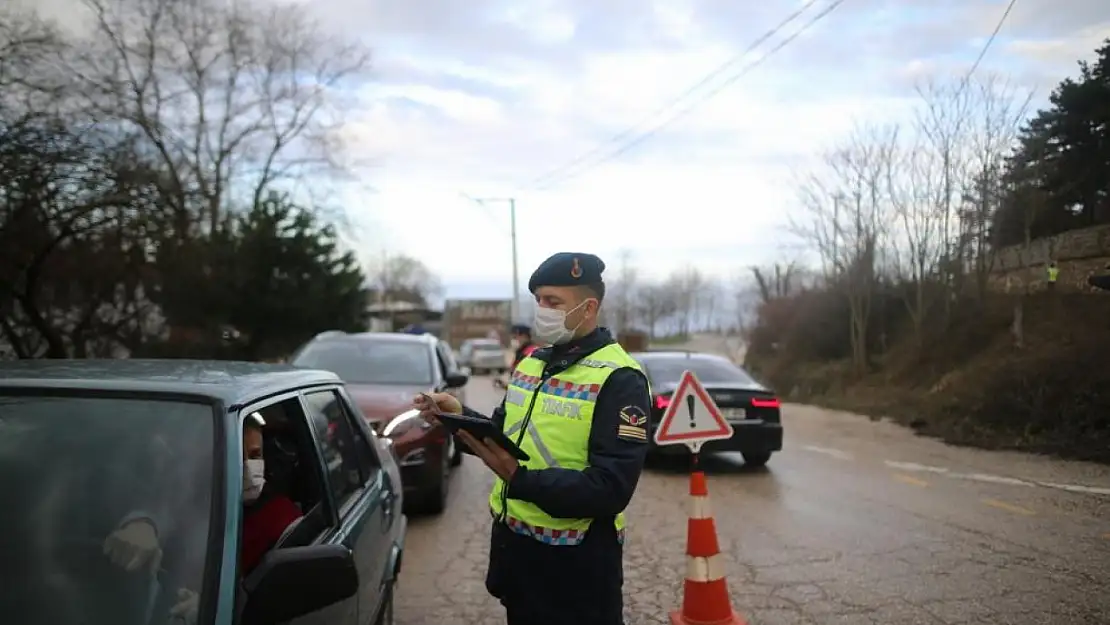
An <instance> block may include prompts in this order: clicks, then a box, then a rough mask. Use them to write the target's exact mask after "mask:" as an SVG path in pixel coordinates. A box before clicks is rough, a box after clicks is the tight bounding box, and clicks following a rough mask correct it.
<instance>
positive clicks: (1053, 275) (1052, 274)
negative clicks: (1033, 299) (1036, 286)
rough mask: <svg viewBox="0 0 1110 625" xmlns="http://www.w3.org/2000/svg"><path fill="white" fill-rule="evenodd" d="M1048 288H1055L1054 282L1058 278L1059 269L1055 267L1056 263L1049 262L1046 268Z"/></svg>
mask: <svg viewBox="0 0 1110 625" xmlns="http://www.w3.org/2000/svg"><path fill="white" fill-rule="evenodd" d="M1047 274H1048V275H1047V278H1048V288H1049V289H1050V290H1051V289H1055V288H1056V280H1057V279H1058V278H1059V277H1060V268H1059V267H1057V266H1056V261H1054V260H1053V261H1050V262H1049V263H1048V268H1047Z"/></svg>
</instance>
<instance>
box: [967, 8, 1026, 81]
mask: <svg viewBox="0 0 1110 625" xmlns="http://www.w3.org/2000/svg"><path fill="white" fill-rule="evenodd" d="M1015 4H1017V0H1010V4H1008V5H1006V10H1005V11H1003V12H1002V17H1000V18H998V23H997V24H995V26H994V32H992V33H991V36H990V37H988V38H987V41H986V43H984V44H983V49H982V50H980V51H979V56H977V57H976V58H975V62H974V63H972V64H971V69H969V70H967V74H965V75H964V80H963V85H961V90H962V89H963V87H966V86H967V83H968V82H969V81H970V80H971V76H972V75H973V74H974V73H975V70H977V69H979V64H980V63H982V62H983V58H984V57H986V56H987V51H988V50H990V49H991V46H992V45H993V44H994V40H995V39H996V38H997V37H998V33H999V31H1001V30H1002V25H1003V24H1005V23H1006V18H1008V17H1010V11H1013V10H1014V5H1015Z"/></svg>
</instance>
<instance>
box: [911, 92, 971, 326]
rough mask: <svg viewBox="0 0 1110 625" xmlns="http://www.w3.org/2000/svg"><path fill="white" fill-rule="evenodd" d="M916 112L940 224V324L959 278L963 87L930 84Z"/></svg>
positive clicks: (966, 105) (967, 107)
mask: <svg viewBox="0 0 1110 625" xmlns="http://www.w3.org/2000/svg"><path fill="white" fill-rule="evenodd" d="M917 93H918V95H919V96H920V97H921V106H920V107H919V108H918V111H917V116H916V124H915V130H916V131H917V134H918V135H919V137H920V143H919V144H918V146H917V149H918V150H920V151H922V152H925V153H926V154H928V158H927V160H926V162H927V163H929V165H930V167H929V169H928V170H927V171H928V182H929V189H930V190H929V196H930V200H931V203H932V204H933V207H934V208H933V210H934V211H935V214H936V215H937V218H938V219H939V220H940V226H939V227H940V232H941V233H942V234H941V237H942V239H941V240H942V246H943V247H942V251H941V261H940V268H939V269H940V270H939V272H938V273H939V275H938V278H939V279H940V281H941V284H942V285H943V286H944V287H945V289H946V291H947V292H946V293H945V295H944V297H943V302H944V313H945V318H946V319H947V318H948V315H949V313H950V312H951V305H952V301H953V300H954V297H955V294H956V291H955V289H956V288H957V285H956V283H957V278H958V276H959V274H960V273H961V272H962V268H961V267H960V263H959V260H958V258H959V249H958V243H957V238H958V237H957V232H958V230H959V206H960V204H961V194H962V191H963V188H962V187H963V180H964V178H965V176H966V172H967V167H968V164H967V149H966V146H967V134H968V129H969V119H970V111H971V104H970V98H969V96H968V94H969V92H968V89H967V83H966V81H964V80H962V79H958V80H948V81H945V80H936V79H934V80H930V81H927V82H924V83H922V84H920V85H918V87H917Z"/></svg>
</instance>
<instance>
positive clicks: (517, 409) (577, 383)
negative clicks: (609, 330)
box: [489, 343, 642, 545]
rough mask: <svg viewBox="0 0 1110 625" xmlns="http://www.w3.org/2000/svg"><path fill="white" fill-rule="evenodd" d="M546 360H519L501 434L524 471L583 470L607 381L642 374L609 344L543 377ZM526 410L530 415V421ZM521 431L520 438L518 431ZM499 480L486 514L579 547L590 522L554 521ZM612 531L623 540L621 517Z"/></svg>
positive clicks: (551, 540)
mask: <svg viewBox="0 0 1110 625" xmlns="http://www.w3.org/2000/svg"><path fill="white" fill-rule="evenodd" d="M543 368H544V362H543V361H542V360H538V359H536V358H533V357H532V356H527V357H525V358H524V359H523V360H521V361H520V364H518V365H517V367H516V369H515V370H514V371H513V374H512V377H511V378H510V380H509V388H508V389H507V391H506V393H505V425H504V431H505V434H506V435H507V436H508V437H509V438H510V439H512V440H513V441H514V442H516V441H519V445H520V448H521V449H522V450H524V451H525V452H526V453H527V454H528V455H529V456H530V457H531V459H530V460H528V461H527V462H524V463H522V464H523V466H525V467H527V468H528V469H534V470H539V469H546V468H549V467H560V468H563V469H573V470H576V471H581V470H583V469H585V468H586V466H587V465H588V464H589V442H590V426H591V424H592V423H593V416H594V406H595V404H596V403H597V396H598V394H599V393H600V392H601V388H602V387H603V386H605V381H606V380H608V379H609V376H610V375H611V374H612V373H613V372H614V371H616V370H617V369H624V368H631V369H636V370H637V371H642V369H641V368H640V364H639V363H637V362H636V361H635V360H633V359H632V357H631V356H629V355H628V353H627V352H625V351H624V348H622V347H621V346H620V345H617V344H616V343H613V344H611V345H606V346H605V347H602V348H601V349H599V350H597V351H595V352H593V353H592V354H590V355H589V356H586V357H584V358H582V359H581V360H579V361H578V362H576V363H574V364H573V365H571V366H570V367H569V368H568V369H567V370H566V371H563V372H562V373H559V374H558V375H556V376H554V377H551V378H548V379H543ZM529 412H530V414H531V416H530V418H528V415H529ZM522 430H523V435H522V433H521V431H522ZM505 488H506V486H505V482H504V481H503V480H501V479H500V478H498V479H497V480H496V481H495V482H494V484H493V490H492V491H491V492H490V495H489V505H490V510H491V511H492V512H493V515H494V516H495V517H497V518H499V519H500V518H504V521H505V523H506V524H507V525H508V526H509V528H510V529H512V530H513V531H514V532H516V533H518V534H524V535H526V536H531V537H532V538H535V539H536V540H538V541H540V542H542V543H546V544H550V545H577V544H578V543H580V542H582V539H583V538H585V536H586V530H587V529H589V527H590V523H592V522H593V519H563V518H556V517H553V516H551V515H549V514H547V513H546V512H544V511H543V510H541V509H540V508H539V506H537V505H535V504H532V503H529V502H526V501H520V500H518V499H509V498H508V497H507V496H506V495H505ZM615 524H616V529H617V535H618V537H619V538H620V539H621V540H623V537H624V527H625V518H624V513H623V512H621V513H620V514H618V515H617V517H616V520H615Z"/></svg>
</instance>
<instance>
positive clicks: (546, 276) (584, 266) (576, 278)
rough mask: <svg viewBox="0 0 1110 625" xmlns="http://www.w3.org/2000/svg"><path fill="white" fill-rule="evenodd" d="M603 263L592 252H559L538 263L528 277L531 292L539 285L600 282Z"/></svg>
mask: <svg viewBox="0 0 1110 625" xmlns="http://www.w3.org/2000/svg"><path fill="white" fill-rule="evenodd" d="M603 271H605V263H604V262H603V261H602V260H601V259H600V258H598V257H597V256H594V255H593V254H582V253H579V252H559V253H558V254H554V255H552V256H551V257H550V258H548V259H547V260H545V261H543V262H542V263H540V266H539V267H537V268H536V271H534V272H533V273H532V277H531V278H529V279H528V290H529V291H531V292H532V293H535V292H536V289H538V288H540V287H541V286H579V285H596V284H600V283H601V281H602V280H601V272H603Z"/></svg>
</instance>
